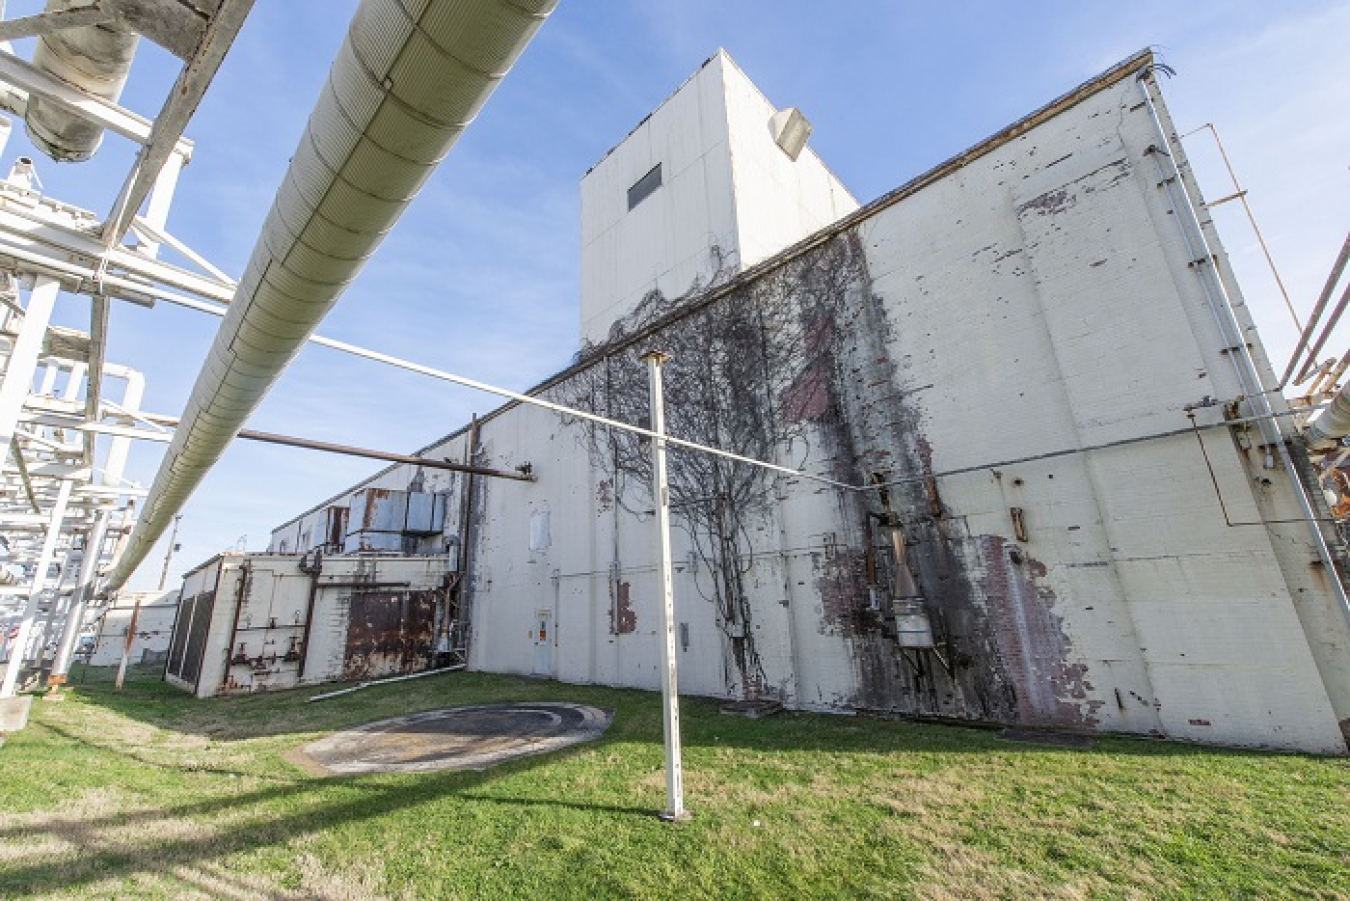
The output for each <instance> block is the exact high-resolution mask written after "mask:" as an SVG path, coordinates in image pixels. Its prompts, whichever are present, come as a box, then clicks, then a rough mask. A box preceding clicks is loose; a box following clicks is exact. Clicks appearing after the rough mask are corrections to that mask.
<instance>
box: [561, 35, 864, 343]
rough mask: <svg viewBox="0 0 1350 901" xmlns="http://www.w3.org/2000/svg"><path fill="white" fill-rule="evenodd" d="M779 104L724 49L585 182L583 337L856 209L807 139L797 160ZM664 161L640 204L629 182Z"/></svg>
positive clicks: (594, 339)
mask: <svg viewBox="0 0 1350 901" xmlns="http://www.w3.org/2000/svg"><path fill="white" fill-rule="evenodd" d="M774 112H776V109H775V107H774V106H773V105H772V104H771V103H769V101H768V100H767V99H766V98H765V97H764V95H763V94H761V93H760V92H759V90H758V89H757V88H756V87H755V86H754V85H753V84H752V83H751V82H750V80H749V79H748V78H747V77H746V76H745V74H744V73H743V72H742V71H741V70H740V69H739V68H738V67H737V66H736V65H735V63H733V62H732V61H731V58H730V57H728V56H727V55H726V53H725V52H724V51H721V50H719V51H718V52H717V53H716V54H715V55H714V56H713V57H711V58H710V59H709V60H708V61H707V62H706V63H704V65H703V67H702V68H700V69H699V70H698V71H697V72H695V73H694V75H693V76H692V77H690V79H689V80H688V81H686V82H685V83H684V84H683V85H682V86H681V87H680V88H679V90H677V91H676V92H675V93H674V94H673V95H671V97H670V98H669V99H667V100H666V101H665V102H664V103H663V104H662V105H661V106H659V107H658V108H657V109H656V110H654V111H653V112H652V114H651V115H650V116H648V117H647V118H646V119H644V120H643V121H642V122H641V123H640V124H639V125H638V126H637V127H636V128H635V129H633V131H632V132H631V133H630V134H629V135H628V136H627V137H626V138H624V140H623V141H622V142H620V143H619V145H618V146H616V147H615V148H614V149H612V150H611V151H610V152H609V153H608V154H607V155H606V156H605V157H604V159H602V160H601V161H600V162H598V163H596V165H595V166H594V167H593V168H592V169H591V171H590V172H588V173H586V176H585V177H584V178H583V179H582V180H581V337H582V341H583V342H591V343H598V342H601V341H603V340H605V338H606V337H608V335H609V329H610V326H611V325H612V324H613V323H614V322H616V321H617V320H619V319H620V318H622V317H623V316H624V315H626V314H628V313H629V312H631V311H632V310H633V308H634V307H635V306H637V304H638V303H639V302H640V301H641V300H642V299H643V297H644V296H645V295H647V294H649V293H650V292H653V291H658V292H660V293H661V295H663V296H665V297H668V298H674V297H679V296H681V295H683V294H685V293H687V292H689V291H690V290H691V289H693V288H694V287H695V286H696V285H698V284H702V285H706V284H708V282H709V281H710V280H713V279H715V278H719V277H725V276H727V275H730V274H733V273H735V272H739V271H740V270H741V269H743V268H745V267H746V266H750V265H752V264H754V263H757V262H759V261H760V260H763V259H765V258H767V257H768V256H770V255H772V254H774V253H776V252H778V251H779V250H782V249H783V248H785V247H787V246H788V245H790V244H793V243H795V242H796V241H799V240H801V239H802V238H804V237H806V236H807V235H809V234H811V233H812V232H815V231H817V230H818V229H820V228H822V227H823V226H825V225H828V224H829V223H831V222H833V221H835V220H837V219H838V218H840V217H841V216H842V215H844V214H845V213H848V212H851V211H853V210H854V209H857V206H858V204H857V201H856V200H854V199H853V197H852V196H851V195H850V194H849V193H848V191H847V190H846V189H845V188H844V187H843V185H842V184H840V183H839V181H838V180H837V179H835V178H834V176H833V175H831V174H830V173H829V171H828V170H827V169H826V168H825V167H824V165H823V164H822V163H821V161H820V159H819V157H817V156H816V154H815V153H814V152H813V151H812V150H811V149H810V148H809V147H808V148H807V149H806V150H805V151H804V152H803V153H802V154H801V155H800V156H799V158H798V159H797V160H796V161H795V162H794V161H793V160H791V159H789V158H788V156H787V155H786V154H785V153H784V152H783V151H782V150H780V149H779V147H778V146H777V145H776V144H775V143H774V141H773V139H772V137H771V135H770V133H769V117H770V116H772V115H773V113H774ZM657 165H660V166H661V170H662V182H663V183H662V186H661V187H660V188H659V189H657V191H656V192H655V193H653V194H652V195H651V196H649V197H647V198H646V199H645V200H644V201H642V202H641V203H639V204H638V205H637V206H636V207H634V208H633V209H631V210H630V209H629V208H628V189H629V188H630V187H631V186H632V185H634V184H635V183H636V182H637V181H638V180H639V179H640V178H642V177H643V176H644V175H646V174H647V173H648V172H650V171H651V170H652V169H653V167H655V166H657Z"/></svg>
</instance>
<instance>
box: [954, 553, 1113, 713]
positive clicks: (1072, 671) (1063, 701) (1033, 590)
mask: <svg viewBox="0 0 1350 901" xmlns="http://www.w3.org/2000/svg"><path fill="white" fill-rule="evenodd" d="M979 542H980V545H981V550H982V552H983V556H984V560H985V569H986V572H987V583H986V584H987V589H988V594H989V601H990V619H991V621H992V625H993V626H994V629H995V635H996V636H997V639H998V647H999V657H1000V660H1001V661H1002V663H1003V669H1004V671H1005V673H1006V674H1007V677H1008V679H1009V681H1010V682H1011V683H1012V685H1013V686H1014V688H1015V690H1016V692H1017V712H1018V719H1019V720H1020V721H1021V722H1024V723H1030V724H1036V725H1046V726H1060V727H1068V728H1084V727H1090V726H1096V725H1098V723H1099V720H1098V719H1097V717H1096V716H1095V715H1094V714H1095V713H1096V711H1097V709H1098V708H1100V707H1101V705H1102V703H1103V702H1101V701H1089V700H1088V691H1089V690H1090V689H1091V688H1092V685H1091V683H1089V682H1088V681H1087V667H1086V666H1084V665H1083V664H1081V663H1069V662H1068V661H1069V657H1070V652H1071V648H1070V646H1069V639H1068V636H1067V635H1065V634H1064V628H1063V621H1062V619H1061V617H1059V616H1058V615H1056V613H1055V612H1054V604H1055V594H1054V591H1053V590H1052V589H1051V588H1049V587H1048V586H1046V585H1045V584H1044V581H1043V580H1044V577H1045V575H1046V569H1045V566H1044V564H1042V563H1040V562H1039V561H1037V560H1035V559H1034V558H1031V557H1029V556H1026V555H1025V553H1024V552H1023V551H1022V550H1021V549H1020V548H1019V547H1017V545H1015V544H1013V543H1011V542H1008V541H1007V540H1006V539H1004V538H1002V537H1001V536H994V535H985V536H981V537H980V539H979Z"/></svg>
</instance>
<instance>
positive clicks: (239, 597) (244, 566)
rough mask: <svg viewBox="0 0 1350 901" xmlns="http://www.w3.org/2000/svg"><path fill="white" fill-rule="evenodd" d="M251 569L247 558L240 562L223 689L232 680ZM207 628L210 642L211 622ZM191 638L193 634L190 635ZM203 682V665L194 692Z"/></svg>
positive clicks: (203, 658) (217, 589) (204, 658)
mask: <svg viewBox="0 0 1350 901" xmlns="http://www.w3.org/2000/svg"><path fill="white" fill-rule="evenodd" d="M251 569H252V568H251V567H250V566H249V563H248V561H247V560H245V561H244V562H242V563H240V564H239V587H238V588H236V589H235V592H234V618H233V620H232V621H231V623H230V641H229V643H228V644H226V645H225V675H224V676H223V677H221V680H220V688H221V690H222V691H223V690H224V688H225V686H226V685H227V684H229V681H230V667H231V666H232V665H233V662H234V640H235V639H236V638H237V637H239V617H240V615H241V614H242V613H243V612H244V597H245V596H246V595H247V593H248V577H249V574H250V572H251ZM220 573H221V575H224V573H225V561H224V560H223V559H222V560H221V561H220ZM216 597H220V576H219V575H218V576H216ZM214 606H215V605H214V604H213V605H212V607H213V608H214ZM214 612H215V611H214V609H213V610H212V613H213V614H214ZM214 618H215V617H214V616H212V619H214ZM206 630H207V631H206V634H207V638H206V641H207V642H209V641H210V636H211V624H210V623H209V622H208V623H207V626H206ZM189 640H191V636H189ZM205 665H206V643H203V644H202V666H205ZM201 684H202V672H201V667H198V669H197V684H196V685H194V686H193V687H192V691H193V694H196V693H197V691H198V689H199V688H200V687H201Z"/></svg>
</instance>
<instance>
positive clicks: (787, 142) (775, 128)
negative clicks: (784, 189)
mask: <svg viewBox="0 0 1350 901" xmlns="http://www.w3.org/2000/svg"><path fill="white" fill-rule="evenodd" d="M769 134H771V135H773V141H774V143H775V144H777V145H778V146H779V147H780V148H781V149H782V151H783V152H784V153H786V154H787V155H788V158H789V159H791V160H792V161H793V162H794V163H795V162H796V161H797V157H799V156H801V154H802V148H804V147H805V146H806V140H807V138H809V137H811V123H810V122H808V121H807V120H806V117H805V116H803V115H802V111H801V110H799V109H797V108H796V107H795V106H789V107H788V108H787V109H782V110H779V111H778V112H776V113H774V114H773V115H772V116H770V117H769Z"/></svg>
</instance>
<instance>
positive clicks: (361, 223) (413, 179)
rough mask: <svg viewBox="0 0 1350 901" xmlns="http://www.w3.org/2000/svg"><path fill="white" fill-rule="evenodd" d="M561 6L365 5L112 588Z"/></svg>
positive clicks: (524, 1)
mask: <svg viewBox="0 0 1350 901" xmlns="http://www.w3.org/2000/svg"><path fill="white" fill-rule="evenodd" d="M556 5H557V0H363V2H362V3H361V5H360V6H359V7H358V8H357V10H356V15H355V16H354V17H353V19H352V24H351V28H350V30H349V31H348V34H347V38H346V40H345V41H344V42H343V45H342V49H341V50H340V51H339V52H338V57H337V59H336V60H335V61H334V63H333V69H332V72H331V74H330V75H329V79H328V84H327V86H326V87H325V89H324V91H323V94H322V96H321V97H320V98H319V102H318V104H317V106H316V107H315V109H314V112H313V114H312V115H311V116H310V120H309V125H308V127H307V128H306V129H305V134H304V136H303V137H302V138H301V139H300V146H299V148H298V149H297V150H296V152H295V156H294V157H293V158H292V159H291V165H290V168H289V169H288V170H287V172H286V178H285V180H284V181H283V183H282V186H281V188H280V190H279V191H278V192H277V198H276V201H275V202H274V203H273V205H272V209H271V211H270V212H269V213H268V215H267V220H266V222H264V223H263V230H262V235H261V237H260V238H259V240H258V245H257V247H255V248H254V250H253V256H252V258H251V259H250V260H249V263H248V267H247V268H246V269H245V271H244V275H243V278H241V279H240V281H239V286H238V288H237V289H236V290H235V296H234V300H233V302H232V303H231V304H230V309H229V312H228V313H227V314H226V316H225V318H224V320H223V322H222V323H221V326H220V332H219V334H217V335H216V340H215V343H214V344H213V345H212V347H211V351H210V353H209V354H208V356H207V359H206V364H205V365H204V367H203V368H202V371H201V374H200V375H199V376H198V377H197V383H196V385H195V386H194V388H193V391H192V395H191V397H190V398H189V399H188V403H187V407H186V409H185V410H184V412H183V418H182V420H181V422H180V423H179V425H178V429H177V432H176V433H175V435H174V439H173V443H172V444H170V445H169V450H168V453H167V454H166V455H165V457H164V461H163V463H161V464H160V468H159V473H158V474H157V475H156V476H155V481H154V484H152V485H151V487H150V493H149V496H148V497H147V498H146V501H145V507H144V512H143V513H142V515H141V517H140V520H139V522H137V524H136V528H135V530H134V531H133V532H132V535H131V538H130V540H129V541H128V543H127V547H126V550H125V552H124V553H123V555H122V558H121V560H120V561H119V562H118V563H117V565H116V567H115V568H114V570H113V572H112V573H111V574H110V576H109V587H110V588H112V589H115V588H118V587H119V586H121V585H122V584H123V583H125V582H126V580H127V578H128V577H129V576H130V575H131V573H132V572H133V571H135V569H136V567H137V566H138V565H139V564H140V563H141V561H142V560H144V559H145V556H146V554H148V553H149V551H150V548H151V546H152V545H153V544H154V543H155V541H156V539H158V538H159V536H160V535H161V534H162V533H163V531H164V529H165V528H166V527H167V526H168V524H169V522H170V521H171V520H172V518H173V515H174V514H175V513H177V512H178V511H179V509H181V507H182V506H183V504H184V503H185V502H186V501H187V499H188V496H189V495H191V494H192V492H193V491H194V490H195V489H196V487H197V485H198V484H199V483H200V482H201V480H202V478H203V477H204V476H205V475H206V472H207V470H209V469H210V468H211V466H212V465H214V464H215V462H216V461H217V460H218V459H219V458H220V456H221V454H223V453H224V451H225V448H226V446H227V445H228V444H229V443H230V441H231V440H232V439H233V438H234V437H235V435H236V434H237V433H238V431H239V429H240V428H241V427H242V426H243V424H244V422H245V420H247V419H248V417H249V414H251V413H252V412H253V410H254V409H255V408H256V407H257V406H258V404H259V403H261V402H262V399H263V397H264V396H265V395H266V393H267V391H268V389H270V388H271V386H272V384H273V383H274V382H275V381H276V379H277V377H278V376H279V375H280V374H281V372H282V370H283V369H285V368H286V366H287V364H289V363H290V361H291V360H292V358H294V357H295V355H296V353H297V352H298V351H299V350H300V347H301V346H302V345H303V344H304V343H305V340H306V339H307V338H308V337H309V335H310V334H311V333H312V332H313V331H314V329H315V328H316V327H317V326H318V324H319V321H320V320H321V319H323V317H324V315H325V314H327V312H328V311H329V309H330V308H331V307H332V306H333V304H334V302H336V300H337V298H338V296H339V295H340V294H341V293H342V291H343V289H344V288H345V287H346V286H347V284H348V282H350V281H351V280H352V279H353V278H355V277H356V274H357V273H358V272H359V271H360V270H361V267H362V266H363V265H364V264H365V262H366V260H367V259H368V258H369V257H370V255H371V254H372V253H373V252H374V250H375V248H376V247H377V246H378V245H379V243H380V241H381V239H382V238H383V237H384V236H385V234H387V233H388V232H389V230H390V229H391V228H392V227H393V226H394V223H395V222H396V221H398V218H399V216H400V215H401V214H402V213H403V210H404V208H406V207H407V205H408V203H409V202H410V201H411V200H412V199H413V197H414V196H415V195H416V194H417V191H418V189H419V188H420V187H421V185H422V183H423V182H424V181H426V179H427V177H428V176H429V175H430V174H431V173H432V171H433V170H434V169H435V168H436V164H437V163H439V162H440V160H441V158H442V157H443V156H444V155H445V153H446V151H448V150H449V149H450V146H451V145H452V144H453V143H454V141H455V139H456V138H457V137H458V136H459V134H460V132H461V131H463V130H464V128H465V126H467V125H468V124H469V122H471V121H472V120H473V118H474V116H476V115H477V113H478V111H479V109H481V108H482V106H483V104H484V103H485V102H486V101H487V99H488V97H489V96H490V95H491V94H492V91H493V89H494V88H495V87H496V86H497V84H498V82H500V81H501V79H502V77H503V76H504V75H505V74H506V72H507V70H508V69H509V68H510V67H511V64H512V63H513V62H514V61H515V59H516V58H517V57H518V56H519V55H520V52H521V51H522V50H523V49H524V48H525V45H526V44H527V43H529V40H530V38H531V37H533V36H534V33H535V32H536V31H537V30H538V29H539V27H540V26H541V25H542V24H543V22H544V20H545V18H547V16H548V14H549V12H551V11H552V9H553V7H554V6H556Z"/></svg>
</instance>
